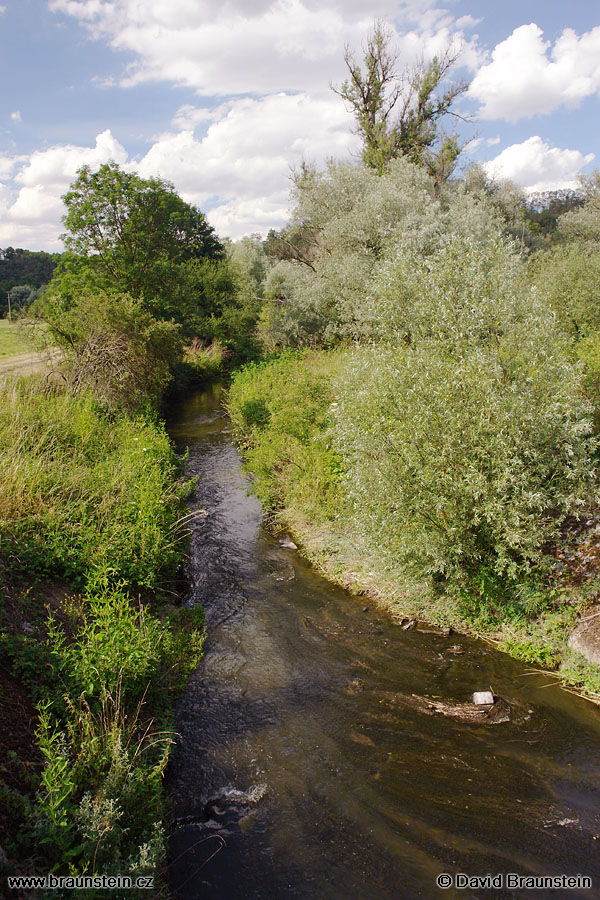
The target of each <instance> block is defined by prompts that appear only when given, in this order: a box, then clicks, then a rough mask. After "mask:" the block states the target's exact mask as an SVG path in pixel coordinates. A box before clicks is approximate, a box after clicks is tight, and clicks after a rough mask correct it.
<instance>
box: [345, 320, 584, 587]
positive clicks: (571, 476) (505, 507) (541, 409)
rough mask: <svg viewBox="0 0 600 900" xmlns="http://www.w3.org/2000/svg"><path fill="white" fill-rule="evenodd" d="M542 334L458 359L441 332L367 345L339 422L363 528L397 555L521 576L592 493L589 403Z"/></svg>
mask: <svg viewBox="0 0 600 900" xmlns="http://www.w3.org/2000/svg"><path fill="white" fill-rule="evenodd" d="M538 341H539V335H535V334H532V333H531V332H530V333H529V335H528V336H527V335H524V336H523V338H521V336H520V334H518V333H515V334H513V335H512V336H511V337H510V338H509V337H504V338H503V339H502V340H501V341H499V343H498V345H497V348H494V349H492V348H478V349H475V350H472V351H470V352H469V353H468V354H463V355H460V356H457V355H456V354H452V353H449V352H448V350H447V348H445V347H444V346H443V344H441V343H439V342H435V341H433V340H425V339H424V340H422V341H421V342H420V343H419V344H418V345H417V346H416V347H407V346H400V347H391V348H388V349H385V348H383V347H380V348H378V349H376V350H375V349H372V350H371V349H362V350H359V351H356V352H355V354H354V356H353V358H352V360H351V361H350V363H349V365H348V367H347V368H346V371H345V372H344V378H343V380H340V381H338V384H337V386H336V393H337V394H338V402H337V404H336V405H335V407H334V410H335V423H334V425H333V428H332V434H333V440H334V446H335V448H336V449H337V451H338V452H339V453H340V454H341V455H342V457H343V458H344V460H345V464H346V467H347V476H346V478H345V481H344V487H345V491H346V493H347V495H348V497H349V498H350V500H351V502H352V504H353V522H354V527H355V528H356V529H357V531H358V532H359V533H360V534H361V535H363V537H364V538H365V539H367V540H368V542H369V543H370V544H371V546H374V547H375V548H377V549H378V552H379V553H381V555H382V556H383V557H384V558H387V559H388V561H390V563H392V562H393V563H394V564H397V563H398V562H400V563H401V564H402V565H403V566H404V567H407V568H409V569H411V570H412V571H413V572H415V573H416V574H418V575H420V576H422V575H423V574H428V575H432V576H438V577H439V576H441V577H444V578H448V577H450V578H456V579H458V580H461V579H464V578H468V577H470V576H472V575H473V574H474V573H475V572H476V571H477V570H478V569H479V568H480V567H481V566H484V565H485V566H489V567H490V568H491V569H493V570H494V571H495V572H496V573H497V574H501V575H503V576H508V577H509V578H510V577H515V576H516V575H517V573H518V570H519V567H520V566H522V565H527V563H528V560H531V559H532V558H535V557H536V556H537V555H538V554H539V551H540V547H541V545H542V544H543V543H544V542H545V541H547V540H549V539H551V538H553V537H556V535H557V534H558V530H559V528H560V525H561V523H562V522H563V521H564V519H565V517H566V516H567V515H568V514H572V513H575V514H577V513H580V512H581V511H582V510H583V508H584V504H585V502H586V501H587V500H588V499H589V498H590V497H591V494H592V489H593V485H594V467H593V463H592V461H591V451H592V442H591V440H590V438H589V433H590V421H589V412H590V411H589V407H588V404H587V403H586V402H585V400H584V399H583V398H582V397H581V395H580V393H579V392H578V390H577V388H578V382H577V374H576V372H575V371H574V370H573V369H572V368H571V367H569V365H568V363H567V362H566V361H565V360H564V359H563V358H562V357H561V356H560V355H554V356H552V355H550V353H549V352H548V346H547V342H546V345H544V343H543V342H541V341H540V342H539V343H538Z"/></svg>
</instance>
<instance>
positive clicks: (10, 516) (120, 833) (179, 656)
mask: <svg viewBox="0 0 600 900" xmlns="http://www.w3.org/2000/svg"><path fill="white" fill-rule="evenodd" d="M0 393H1V396H0V447H1V449H2V452H1V454H0V470H1V474H0V579H1V580H0V624H1V630H0V644H1V649H2V659H3V664H2V669H1V676H2V681H1V685H0V690H1V694H0V698H1V699H2V701H3V704H2V706H3V709H2V713H3V715H2V725H3V734H2V735H1V736H0V743H2V750H3V751H4V752H3V753H2V757H3V759H5V760H6V764H5V765H4V767H3V770H2V773H1V774H0V778H1V784H0V794H1V795H2V800H3V807H4V808H5V809H6V810H7V811H8V815H7V816H6V817H4V819H3V820H2V822H0V825H2V826H3V828H4V833H3V838H2V841H1V843H2V847H3V851H4V854H5V855H6V857H7V858H8V860H9V863H8V867H9V868H10V869H12V870H13V871H18V872H36V871H37V872H46V871H55V872H58V873H61V874H93V873H94V872H100V873H104V874H111V873H115V872H121V873H131V874H133V875H135V874H142V873H153V874H155V875H158V874H160V871H161V867H162V865H163V862H164V857H165V846H164V825H165V819H166V816H167V812H168V810H167V806H166V799H165V795H164V792H163V787H162V781H163V775H164V771H165V767H166V764H167V761H168V758H169V750H170V747H171V745H172V743H173V740H174V735H173V733H172V708H173V704H174V699H175V697H176V696H177V694H178V693H179V692H180V691H181V690H182V688H183V686H184V684H185V682H186V679H187V675H188V673H189V671H191V670H192V669H193V668H194V667H195V666H196V665H197V663H198V660H199V658H200V655H201V652H202V643H203V638H204V623H203V618H202V614H201V611H192V610H180V609H177V608H176V607H175V606H174V605H173V604H172V603H171V602H170V601H169V598H170V597H172V596H173V588H174V587H175V586H176V585H175V582H174V579H175V577H176V572H177V568H178V565H179V563H180V561H181V558H182V553H183V550H184V540H185V528H184V527H183V525H182V521H181V516H182V499H183V497H184V496H185V495H186V494H187V492H189V489H190V485H189V484H186V483H185V482H184V481H183V480H182V479H181V477H180V462H179V460H178V459H177V458H176V457H175V455H174V452H173V450H172V447H171V445H170V442H169V440H168V437H167V435H166V434H165V432H164V429H163V427H162V426H161V425H160V424H159V423H158V421H156V420H154V419H153V418H152V417H149V416H148V415H145V416H142V415H139V416H137V417H133V418H132V417H129V416H126V415H124V414H121V413H118V412H115V411H112V412H107V411H106V410H104V409H103V408H102V406H101V405H100V404H99V403H98V401H97V400H95V399H94V398H93V397H92V396H91V395H80V396H77V397H74V396H73V395H72V394H69V393H65V392H63V391H61V390H59V389H57V388H56V387H48V386H47V385H46V384H45V382H44V381H36V380H29V381H19V382H13V383H10V384H6V385H4V386H2V387H1V388H0ZM13 731H14V732H15V733H17V734H20V742H19V747H15V746H13V744H14V740H13V734H12V732H13ZM21 747H22V748H23V751H22V752H21V750H20V748H21ZM54 896H55V895H54ZM82 896H89V897H93V896H96V894H94V893H93V892H89V893H88V894H85V893H84V894H82ZM132 896H133V894H132Z"/></svg>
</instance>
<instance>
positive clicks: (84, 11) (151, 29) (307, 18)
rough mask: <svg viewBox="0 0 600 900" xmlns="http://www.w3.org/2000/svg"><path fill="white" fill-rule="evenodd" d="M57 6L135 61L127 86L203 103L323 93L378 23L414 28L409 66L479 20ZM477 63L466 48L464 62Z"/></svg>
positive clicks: (310, 9) (194, 2)
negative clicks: (166, 86) (157, 87)
mask: <svg viewBox="0 0 600 900" xmlns="http://www.w3.org/2000/svg"><path fill="white" fill-rule="evenodd" d="M50 8H51V9H53V10H54V11H55V12H57V13H63V14H65V15H69V16H73V17H75V18H77V19H78V20H79V21H80V22H81V23H82V24H83V25H84V26H85V27H87V28H88V29H89V30H90V32H91V33H92V35H93V36H94V37H96V38H99V39H102V40H105V41H107V42H108V43H110V44H111V45H112V46H113V47H115V48H117V49H119V50H126V51H129V52H131V53H133V54H134V60H135V61H134V62H133V63H132V64H131V65H130V67H129V68H128V70H127V72H126V73H124V75H123V79H122V83H124V84H137V83H140V82H143V81H153V80H154V81H156V80H165V81H171V82H173V83H175V84H179V85H186V86H188V87H192V88H193V89H195V90H197V91H198V93H200V94H202V95H204V96H221V97H225V96H231V95H240V94H267V93H272V92H274V91H281V90H284V91H307V90H308V91H314V90H317V91H320V90H324V89H326V87H327V85H328V83H329V81H330V80H332V79H333V80H341V79H343V78H344V76H345V72H344V64H343V49H344V42H345V41H348V42H349V43H350V44H351V45H352V46H357V47H359V46H360V45H361V42H362V41H363V39H364V36H365V34H366V32H367V31H368V29H369V28H370V27H371V25H372V23H373V19H374V18H376V17H382V18H386V17H387V18H390V19H391V18H396V19H397V18H403V20H404V22H409V21H413V22H417V23H418V28H417V30H413V31H409V33H408V34H407V35H406V36H402V37H401V38H399V43H400V45H401V50H402V52H403V55H404V56H405V58H406V62H407V63H410V62H411V61H412V60H413V59H414V57H415V55H418V54H420V53H421V52H423V48H424V47H425V51H424V52H425V55H426V56H427V55H429V54H431V53H434V52H436V50H439V44H440V41H441V40H442V41H446V40H447V39H448V37H449V36H453V35H454V34H455V33H456V35H455V36H456V40H459V41H461V40H463V38H464V35H463V31H462V29H464V28H465V27H471V26H472V23H473V21H474V20H472V19H471V18H470V17H467V18H466V19H465V18H463V20H462V22H463V24H462V26H461V28H459V29H456V28H455V27H453V25H452V21H453V20H452V18H451V17H449V16H448V15H446V14H445V13H444V11H443V10H440V9H437V8H436V6H435V2H434V0H421V2H419V0H412V2H405V3H398V0H376V2H374V3H372V4H370V5H369V9H368V12H366V11H365V6H364V3H363V2H361V0H338V2H333V3H331V2H330V3H329V4H328V3H321V2H319V3H317V2H316V0H224V2H223V3H221V4H217V3H215V2H214V0H170V2H165V0H146V2H145V3H143V4H142V3H140V2H139V0H113V2H111V3H107V2H101V0H52V2H51V3H50ZM475 60H477V62H480V59H479V57H478V55H477V52H476V50H475V48H474V46H473V45H471V44H468V43H467V51H466V53H465V62H466V64H471V65H473V64H474V63H475Z"/></svg>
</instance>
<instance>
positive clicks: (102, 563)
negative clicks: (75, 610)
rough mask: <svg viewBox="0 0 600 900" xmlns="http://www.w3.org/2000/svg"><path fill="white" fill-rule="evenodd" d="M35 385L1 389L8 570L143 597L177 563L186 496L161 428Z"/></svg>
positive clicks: (0, 514)
mask: <svg viewBox="0 0 600 900" xmlns="http://www.w3.org/2000/svg"><path fill="white" fill-rule="evenodd" d="M40 385H41V383H40V382H37V381H29V382H25V381H15V382H12V383H9V384H5V385H2V386H0V538H1V540H2V546H1V550H2V553H3V555H5V556H7V555H10V557H11V568H12V569H13V571H17V572H20V573H22V574H25V575H27V576H32V575H34V576H44V575H46V576H47V575H55V576H61V577H66V578H67V579H68V580H70V581H72V582H74V583H76V584H78V585H79V586H83V584H84V583H85V581H86V579H87V577H88V574H89V573H91V572H93V571H95V570H97V569H99V568H102V569H105V570H106V569H108V570H110V572H111V575H112V577H113V578H114V579H115V580H118V579H124V580H126V581H127V582H128V583H130V584H136V585H140V586H144V587H148V588H152V587H155V586H156V585H157V583H158V579H159V577H160V576H159V573H164V572H165V571H168V570H172V569H173V568H174V567H175V566H176V565H177V562H178V560H179V554H180V547H179V546H178V538H179V537H180V535H179V534H178V528H177V521H178V518H179V515H180V506H179V502H180V499H181V496H182V493H183V490H184V488H183V487H182V486H181V485H179V484H177V483H176V481H175V477H176V475H177V471H178V461H177V459H176V457H175V455H174V453H173V450H172V448H171V446H170V443H169V439H168V437H167V435H166V433H165V432H164V429H163V428H162V426H160V425H159V424H157V423H156V422H153V421H151V420H149V419H146V418H141V417H138V418H134V419H131V418H128V417H126V416H124V415H111V416H109V415H107V414H105V413H104V412H103V411H102V409H101V407H100V406H99V404H98V403H97V401H96V400H95V399H94V398H93V397H92V396H91V395H87V396H83V397H78V398H75V397H73V396H72V395H71V394H69V393H66V392H61V391H59V390H57V389H55V388H49V389H44V390H42V389H41V388H40Z"/></svg>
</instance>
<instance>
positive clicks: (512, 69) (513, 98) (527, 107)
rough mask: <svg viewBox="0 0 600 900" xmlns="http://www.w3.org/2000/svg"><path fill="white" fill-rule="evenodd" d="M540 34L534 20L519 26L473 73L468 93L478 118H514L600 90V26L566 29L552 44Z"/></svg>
mask: <svg viewBox="0 0 600 900" xmlns="http://www.w3.org/2000/svg"><path fill="white" fill-rule="evenodd" d="M542 35H543V32H542V30H541V28H539V27H538V26H537V25H536V24H534V23H533V22H532V23H531V24H530V25H521V26H520V28H516V29H515V30H514V31H513V33H512V34H511V35H510V37H508V38H507V39H506V40H505V41H502V43H500V44H498V45H497V46H496V48H495V49H494V51H493V53H492V59H491V62H490V63H488V65H485V66H483V67H482V68H481V69H480V70H479V71H478V72H477V74H476V75H475V78H474V79H473V82H472V84H471V88H470V90H469V95H470V96H471V97H473V98H474V99H476V100H478V101H480V103H481V104H482V106H481V109H480V110H479V115H480V116H481V117H482V118H484V119H506V120H508V121H510V122H515V121H516V120H517V119H520V118H523V117H529V116H534V115H537V114H541V113H549V112H552V110H554V109H557V108H558V107H559V106H562V105H565V106H567V107H576V106H578V105H579V104H580V103H581V101H582V100H583V99H584V98H585V97H589V96H592V95H594V94H600V26H597V27H596V28H593V29H592V30H591V31H588V32H586V33H585V34H582V35H581V37H578V35H577V34H576V33H575V32H574V31H573V29H571V28H567V29H565V31H563V33H562V34H561V36H560V37H559V38H558V39H557V41H556V43H555V44H554V47H551V45H550V43H549V42H546V41H544V40H543V37H542Z"/></svg>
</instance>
